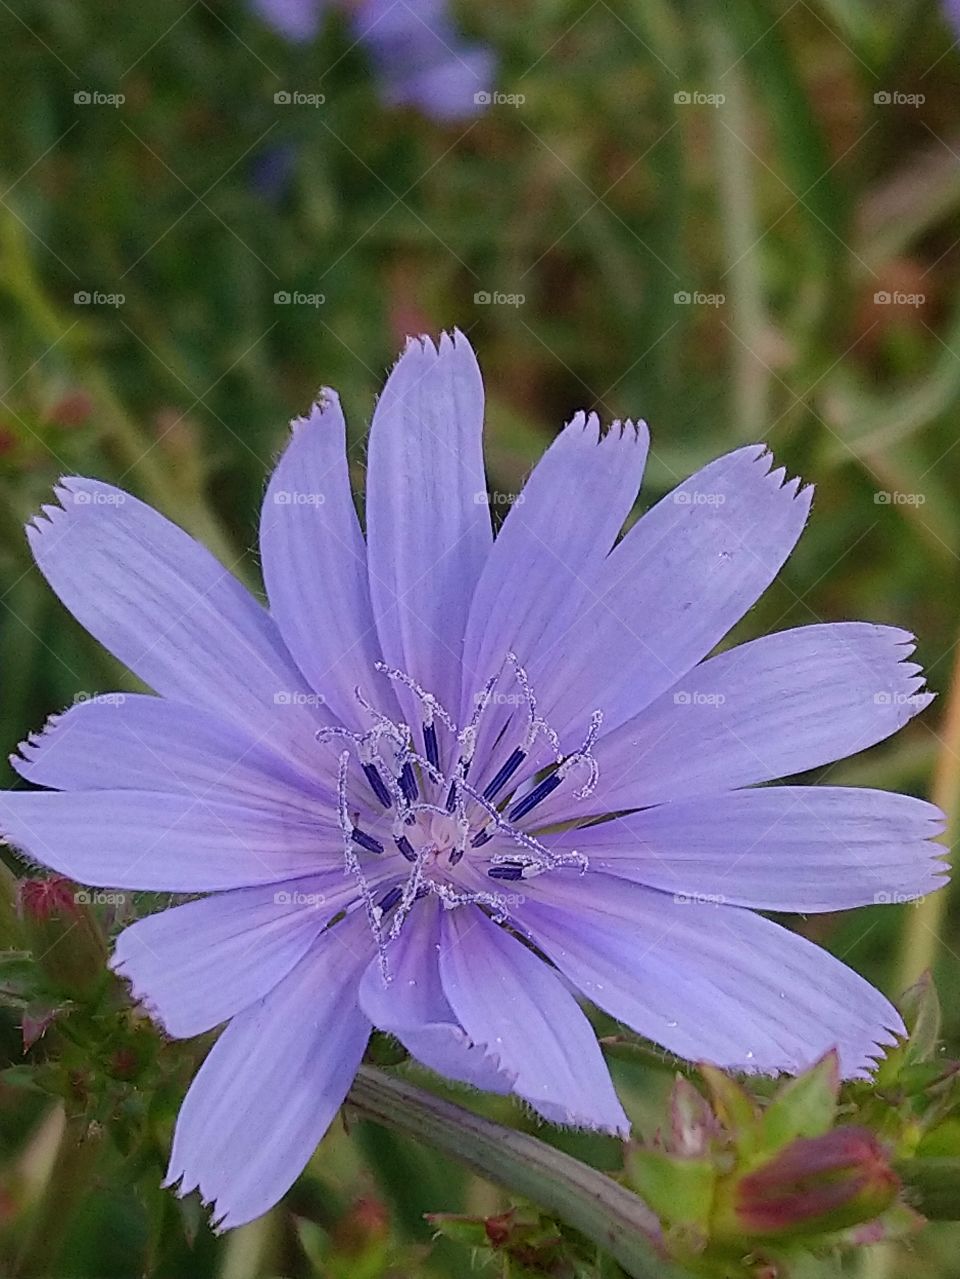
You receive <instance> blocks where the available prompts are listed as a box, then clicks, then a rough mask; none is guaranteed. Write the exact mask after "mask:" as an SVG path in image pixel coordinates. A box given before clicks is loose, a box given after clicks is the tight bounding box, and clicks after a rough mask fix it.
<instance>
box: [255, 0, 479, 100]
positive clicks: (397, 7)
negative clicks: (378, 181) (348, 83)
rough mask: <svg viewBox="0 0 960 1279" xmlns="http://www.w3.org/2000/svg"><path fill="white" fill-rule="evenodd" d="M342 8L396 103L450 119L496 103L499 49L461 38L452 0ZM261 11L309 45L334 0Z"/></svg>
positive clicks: (258, 0) (367, 2)
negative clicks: (492, 99)
mask: <svg viewBox="0 0 960 1279" xmlns="http://www.w3.org/2000/svg"><path fill="white" fill-rule="evenodd" d="M340 3H341V5H342V7H344V8H345V9H346V11H347V14H348V17H349V21H350V27H351V30H352V32H353V37H354V39H355V40H356V41H357V43H359V44H361V45H363V46H364V48H365V49H366V50H367V53H368V54H369V56H370V58H371V59H372V61H373V64H374V67H375V69H376V72H377V75H378V78H379V81H380V88H381V94H382V96H383V98H384V99H385V101H386V102H387V103H389V104H390V105H391V106H413V107H417V108H418V109H419V110H420V111H422V112H423V113H424V114H425V115H428V116H430V117H432V118H433V119H435V120H440V121H443V122H449V121H455V120H461V119H465V118H467V117H469V116H472V115H476V114H477V112H478V111H481V110H482V109H483V107H484V106H485V105H486V103H488V102H489V101H490V90H491V87H492V83H493V77H494V74H495V70H496V59H495V57H494V54H493V51H492V50H491V49H490V48H488V47H487V46H486V45H481V44H471V43H468V42H467V41H465V40H464V39H463V38H462V37H461V36H460V34H459V33H458V31H457V29H456V27H455V25H454V23H453V21H452V19H451V17H450V14H449V11H448V10H449V6H448V4H447V0H353V2H352V3H344V0H340ZM255 7H256V9H257V11H258V12H259V13H260V15H261V17H262V18H264V20H265V21H266V22H268V23H269V24H270V25H271V26H272V27H274V28H275V29H276V30H277V31H279V32H280V34H281V35H283V36H285V37H286V38H287V39H288V40H294V41H304V40H312V39H313V37H314V36H316V34H317V32H318V31H319V29H320V24H321V21H322V18H323V14H324V11H325V9H326V8H327V0H255Z"/></svg>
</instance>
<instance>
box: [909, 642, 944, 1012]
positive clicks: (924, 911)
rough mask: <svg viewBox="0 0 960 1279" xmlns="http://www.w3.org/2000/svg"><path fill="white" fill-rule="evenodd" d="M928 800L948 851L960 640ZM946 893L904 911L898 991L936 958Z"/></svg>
mask: <svg viewBox="0 0 960 1279" xmlns="http://www.w3.org/2000/svg"><path fill="white" fill-rule="evenodd" d="M930 798H931V799H932V801H933V802H934V803H935V804H936V805H937V807H938V808H941V809H942V810H943V812H944V814H945V815H946V819H947V826H946V830H945V831H944V835H943V838H944V842H945V844H946V846H947V847H948V848H949V847H950V846H951V844H952V843H953V839H954V837H955V835H956V833H957V818H958V811H960V640H958V642H957V644H956V646H955V648H954V661H953V670H952V671H951V674H950V687H949V690H948V692H947V709H946V714H945V717H944V721H943V728H942V731H941V733H940V751H939V754H938V755H937V762H936V766H935V768H934V773H933V784H932V787H931V793H930ZM948 893H949V889H948V888H943V889H941V890H940V891H939V892H936V893H930V894H928V896H926V897H924V898H923V900H922V901H919V902H918V903H917V904H916V906H915V907H913V909H911V910H910V911H909V912H908V915H907V923H906V927H905V929H904V932H903V938H902V940H901V944H900V957H899V962H898V966H897V987H896V988H897V990H898V991H902V990H905V989H906V988H907V987H908V986H912V985H913V983H914V982H915V981H917V980H918V978H919V977H920V976H921V975H922V974H923V973H925V972H926V971H927V969H928V968H932V966H933V962H934V960H935V959H936V956H937V946H938V943H939V941H940V930H941V927H942V924H943V918H944V915H945V913H946V909H947V899H948Z"/></svg>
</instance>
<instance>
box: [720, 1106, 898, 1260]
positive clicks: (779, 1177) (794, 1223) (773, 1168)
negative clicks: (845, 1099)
mask: <svg viewBox="0 0 960 1279" xmlns="http://www.w3.org/2000/svg"><path fill="white" fill-rule="evenodd" d="M899 1189H900V1183H899V1181H898V1179H897V1176H896V1174H895V1173H894V1172H893V1169H892V1168H891V1166H890V1163H889V1160H888V1158H887V1155H886V1153H885V1152H884V1150H883V1148H882V1147H881V1145H880V1143H879V1142H878V1141H877V1138H876V1137H875V1135H874V1134H873V1133H872V1132H870V1131H869V1129H866V1128H855V1127H845V1128H835V1129H833V1131H831V1132H827V1133H824V1134H823V1135H822V1136H820V1137H801V1138H798V1139H797V1140H796V1141H793V1142H791V1143H790V1144H789V1145H788V1146H785V1147H784V1148H783V1149H782V1150H781V1151H780V1152H779V1153H778V1154H776V1155H774V1156H773V1157H772V1158H770V1159H768V1160H767V1161H766V1162H765V1163H763V1164H761V1165H760V1166H759V1167H757V1168H754V1169H753V1170H752V1171H750V1172H747V1173H744V1174H741V1175H740V1176H737V1177H733V1178H731V1179H730V1183H729V1184H728V1185H726V1186H724V1187H722V1188H720V1190H721V1193H720V1194H719V1195H718V1200H717V1215H716V1217H715V1221H714V1225H715V1230H716V1233H717V1234H724V1235H730V1234H733V1235H737V1236H740V1237H743V1236H747V1237H750V1238H758V1237H759V1238H763V1237H771V1236H783V1235H801V1234H829V1233H832V1232H833V1231H836V1230H842V1229H844V1228H846V1227H847V1226H851V1225H855V1224H856V1223H858V1222H862V1221H870V1220H872V1219H873V1218H874V1217H878V1216H879V1215H880V1214H881V1213H882V1212H884V1211H885V1210H886V1209H887V1208H889V1207H890V1205H891V1204H892V1203H893V1202H894V1201H895V1199H896V1198H897V1194H898V1191H899Z"/></svg>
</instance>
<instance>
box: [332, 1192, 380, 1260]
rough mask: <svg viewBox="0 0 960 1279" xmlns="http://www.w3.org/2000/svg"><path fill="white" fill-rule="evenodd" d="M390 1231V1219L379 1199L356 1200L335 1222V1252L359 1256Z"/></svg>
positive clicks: (366, 1197)
mask: <svg viewBox="0 0 960 1279" xmlns="http://www.w3.org/2000/svg"><path fill="white" fill-rule="evenodd" d="M389 1229H390V1217H389V1214H388V1212H387V1209H386V1207H385V1205H384V1204H383V1203H381V1202H380V1200H379V1199H372V1198H370V1197H368V1196H365V1197H364V1198H361V1199H358V1200H357V1201H356V1203H355V1204H354V1205H353V1206H352V1208H350V1209H349V1211H348V1212H347V1213H346V1214H345V1215H344V1216H343V1217H341V1219H340V1220H339V1221H338V1222H337V1226H336V1229H335V1231H334V1242H335V1244H336V1247H337V1251H338V1252H341V1253H345V1254H347V1255H349V1256H361V1255H362V1254H363V1253H365V1252H366V1251H367V1249H368V1248H369V1247H370V1245H371V1244H373V1243H377V1242H379V1241H380V1240H382V1239H383V1238H384V1237H385V1236H386V1235H387V1233H388V1231H389Z"/></svg>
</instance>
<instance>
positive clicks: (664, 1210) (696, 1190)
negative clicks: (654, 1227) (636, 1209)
mask: <svg viewBox="0 0 960 1279" xmlns="http://www.w3.org/2000/svg"><path fill="white" fill-rule="evenodd" d="M625 1171H626V1175H627V1181H628V1183H629V1184H630V1186H631V1187H632V1188H633V1189H634V1190H636V1191H637V1193H638V1194H639V1195H641V1196H642V1197H643V1198H644V1199H645V1200H646V1201H647V1203H648V1204H650V1206H651V1207H652V1208H653V1210H654V1212H656V1213H657V1214H658V1215H659V1216H660V1217H662V1218H663V1219H664V1220H665V1221H668V1222H670V1223H671V1224H678V1225H693V1226H701V1227H703V1228H704V1229H706V1227H707V1223H708V1222H709V1219H710V1209H711V1206H712V1204H713V1189H714V1185H715V1183H716V1178H717V1172H716V1168H715V1167H714V1164H713V1161H712V1160H710V1159H708V1158H706V1157H704V1156H690V1155H671V1154H668V1153H667V1152H666V1151H665V1150H653V1149H650V1148H648V1147H644V1146H635V1147H633V1149H631V1150H628V1151H627V1156H626V1160H625Z"/></svg>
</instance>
